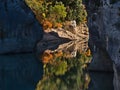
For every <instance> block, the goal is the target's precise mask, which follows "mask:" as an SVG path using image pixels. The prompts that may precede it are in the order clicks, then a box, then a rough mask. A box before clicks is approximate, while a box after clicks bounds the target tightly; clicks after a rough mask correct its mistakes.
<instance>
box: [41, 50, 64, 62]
mask: <svg viewBox="0 0 120 90" xmlns="http://www.w3.org/2000/svg"><path fill="white" fill-rule="evenodd" d="M61 56H63V52H62V51H58V52H54V53H52V52H50V51H45V52H44V53H43V55H42V62H43V63H44V64H47V63H52V62H53V60H54V58H57V57H61Z"/></svg>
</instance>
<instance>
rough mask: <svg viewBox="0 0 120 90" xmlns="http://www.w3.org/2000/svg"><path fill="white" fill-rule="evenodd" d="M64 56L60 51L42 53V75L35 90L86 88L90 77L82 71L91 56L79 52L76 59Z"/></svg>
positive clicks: (78, 89) (83, 89)
mask: <svg viewBox="0 0 120 90" xmlns="http://www.w3.org/2000/svg"><path fill="white" fill-rule="evenodd" d="M66 56H67V55H66V53H63V52H62V51H58V52H54V53H49V52H44V53H43V55H42V62H43V64H44V70H43V71H44V74H43V78H42V79H41V80H40V81H39V83H38V84H37V88H36V90H86V89H87V88H88V84H89V82H90V77H89V75H88V74H87V72H85V71H84V69H85V68H86V67H87V63H89V62H90V61H91V56H88V54H83V53H80V52H78V53H77V55H76V57H66ZM48 59H49V60H48Z"/></svg>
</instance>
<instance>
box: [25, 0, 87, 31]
mask: <svg viewBox="0 0 120 90" xmlns="http://www.w3.org/2000/svg"><path fill="white" fill-rule="evenodd" d="M25 2H26V3H27V5H28V6H29V7H30V8H31V9H32V10H33V12H34V13H35V15H36V18H37V19H38V21H39V22H40V23H41V24H42V25H43V27H44V29H46V28H51V27H62V23H63V22H65V21H72V20H75V21H76V22H77V24H80V23H83V22H85V21H86V16H87V13H86V10H85V6H84V5H83V4H82V0H25Z"/></svg>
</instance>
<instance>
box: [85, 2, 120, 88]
mask: <svg viewBox="0 0 120 90" xmlns="http://www.w3.org/2000/svg"><path fill="white" fill-rule="evenodd" d="M86 8H87V12H88V27H89V34H90V36H89V47H90V48H91V51H92V55H93V60H92V63H91V65H90V70H99V71H112V70H114V90H120V73H119V72H120V1H119V0H89V1H88V0H87V2H86ZM112 64H113V65H112Z"/></svg>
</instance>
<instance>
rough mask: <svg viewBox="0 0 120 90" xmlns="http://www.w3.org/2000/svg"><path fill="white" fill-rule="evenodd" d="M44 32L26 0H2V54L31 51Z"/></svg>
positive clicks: (0, 43) (0, 22)
mask: <svg viewBox="0 0 120 90" xmlns="http://www.w3.org/2000/svg"><path fill="white" fill-rule="evenodd" d="M42 34H43V33H42V27H41V25H40V24H39V23H38V22H37V20H36V18H35V17H34V14H33V12H32V11H31V10H30V9H29V8H28V7H27V6H26V4H25V2H24V0H0V54H3V53H18V52H30V51H32V50H33V48H34V46H35V43H36V42H37V41H39V40H40V39H41V38H42Z"/></svg>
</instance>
